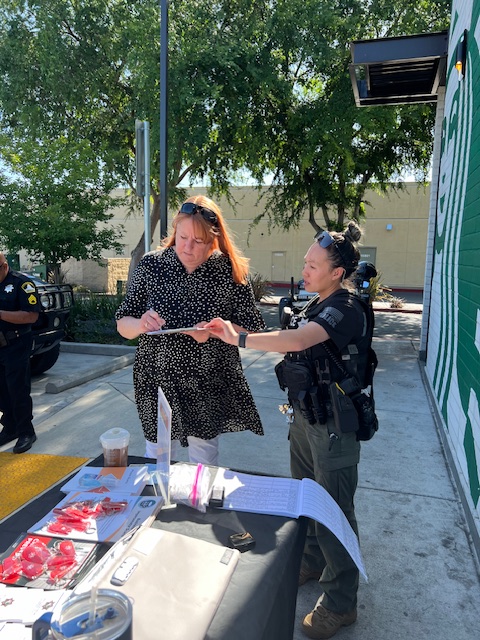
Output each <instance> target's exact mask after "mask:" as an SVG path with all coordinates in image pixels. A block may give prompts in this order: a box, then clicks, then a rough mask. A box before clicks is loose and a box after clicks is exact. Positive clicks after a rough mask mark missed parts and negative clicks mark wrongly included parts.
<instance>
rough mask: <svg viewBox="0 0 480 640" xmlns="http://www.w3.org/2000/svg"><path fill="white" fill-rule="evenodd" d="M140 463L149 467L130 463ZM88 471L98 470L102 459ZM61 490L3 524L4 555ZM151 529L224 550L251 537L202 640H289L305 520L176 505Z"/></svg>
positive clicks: (136, 460)
mask: <svg viewBox="0 0 480 640" xmlns="http://www.w3.org/2000/svg"><path fill="white" fill-rule="evenodd" d="M144 462H152V461H151V460H146V459H144V458H138V457H129V463H135V464H138V463H144ZM90 465H91V466H102V465H103V456H99V458H97V459H96V460H94V461H93V462H91V463H90ZM63 484H64V481H62V482H61V483H59V484H57V485H55V486H54V487H52V488H51V489H50V490H49V491H47V492H46V493H44V494H43V495H41V496H39V497H38V498H37V499H36V500H34V501H33V502H31V503H29V504H28V505H27V506H25V507H24V508H23V509H21V510H19V511H18V512H17V513H15V514H13V515H12V516H10V518H8V519H7V520H6V521H5V522H3V523H2V525H1V527H0V551H4V550H6V549H7V547H8V546H9V545H10V544H11V543H12V542H13V541H14V540H15V539H16V538H17V537H18V535H19V534H20V533H22V532H24V531H27V529H28V528H29V527H30V526H32V525H33V524H34V523H35V522H36V521H37V520H39V519H40V518H42V517H43V516H44V515H45V514H46V513H47V512H48V511H49V510H50V509H52V508H53V507H54V506H55V505H56V504H57V503H58V502H59V501H60V500H61V499H62V498H63V497H64V494H63V493H61V491H60V486H62V485H63ZM152 526H153V527H157V528H160V529H165V530H169V531H173V532H176V533H182V534H184V535H188V536H192V537H194V538H199V539H202V540H206V541H207V542H212V543H215V544H219V545H223V546H227V545H228V538H229V536H230V535H231V534H232V533H237V532H240V531H248V532H249V533H251V535H252V536H253V537H254V538H255V541H256V545H255V548H254V549H252V550H250V551H247V552H245V553H243V554H242V555H241V556H240V561H239V563H238V565H237V568H236V569H235V572H234V574H233V577H232V579H231V582H230V584H229V586H228V588H227V591H226V593H225V596H224V598H223V600H222V602H221V603H220V606H219V608H218V610H217V613H216V615H215V617H214V619H213V621H212V623H211V625H210V628H209V630H208V633H207V635H206V639H208V640H289V639H291V638H292V636H293V626H294V620H295V605H296V597H297V588H298V572H299V569H300V561H301V556H302V550H303V544H304V540H305V531H306V521H305V519H303V518H300V519H298V520H293V519H290V518H283V517H280V516H267V515H258V514H252V513H242V512H237V511H228V510H222V509H211V508H209V509H207V512H206V513H201V512H200V511H196V510H195V509H192V508H190V507H186V506H183V505H178V506H177V507H176V508H174V509H166V510H162V511H161V512H160V513H159V514H158V516H157V519H156V520H155V522H154V523H153V525H152ZM159 606H161V603H160V602H159ZM135 640H141V638H135Z"/></svg>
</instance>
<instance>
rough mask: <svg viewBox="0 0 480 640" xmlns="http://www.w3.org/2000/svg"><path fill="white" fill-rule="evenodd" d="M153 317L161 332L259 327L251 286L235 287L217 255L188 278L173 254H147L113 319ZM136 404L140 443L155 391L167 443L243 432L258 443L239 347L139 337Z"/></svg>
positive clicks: (151, 434)
mask: <svg viewBox="0 0 480 640" xmlns="http://www.w3.org/2000/svg"><path fill="white" fill-rule="evenodd" d="M147 309H155V311H157V312H158V314H159V315H160V317H161V318H164V319H165V321H166V324H165V328H169V329H170V328H177V327H191V326H193V325H195V324H197V323H198V322H202V321H205V322H208V321H209V320H211V319H212V318H215V317H217V316H218V317H221V318H224V319H225V320H231V321H232V322H233V323H234V324H237V325H239V326H241V327H243V328H245V329H247V330H248V331H261V330H263V329H265V323H264V321H263V319H262V316H261V314H260V312H259V311H258V309H257V308H256V306H255V300H254V296H253V292H252V289H251V286H250V285H249V284H247V285H242V284H235V283H234V281H233V278H232V268H231V264H230V260H229V259H228V258H227V257H226V256H224V255H223V254H221V253H219V252H216V253H214V254H213V255H211V256H210V257H209V258H208V260H206V262H204V263H203V264H202V265H200V266H199V267H197V268H196V269H195V271H193V273H188V272H187V271H186V269H185V267H184V266H183V264H182V263H181V262H180V260H179V259H178V257H177V254H176V253H175V250H174V248H173V247H169V248H166V249H164V250H161V251H156V252H152V253H148V254H146V255H145V256H144V257H143V259H142V260H141V262H140V263H139V264H138V266H137V268H136V269H135V272H134V274H133V276H132V281H131V283H130V285H129V287H128V292H127V295H126V297H125V300H124V301H123V302H122V304H121V306H120V307H119V309H118V311H117V313H116V314H115V318H116V319H117V320H118V319H120V318H123V317H125V316H133V317H134V318H140V317H141V316H142V315H143V314H144V313H145V311H146V310H147ZM133 380H134V389H135V400H136V403H137V409H138V414H139V416H140V420H141V422H142V427H143V431H144V434H145V438H146V439H147V440H150V441H152V442H156V440H157V397H158V387H159V386H160V387H161V388H162V390H163V392H164V394H165V397H166V398H167V400H168V402H169V404H170V406H171V408H172V438H173V439H179V440H180V442H181V444H182V445H183V446H187V445H188V443H187V436H195V437H197V438H203V439H204V440H209V439H211V438H214V437H215V436H217V435H219V434H220V433H226V432H233V431H245V430H247V429H249V430H250V431H253V432H254V433H256V434H258V435H263V429H262V425H261V422H260V417H259V415H258V411H257V409H256V407H255V403H254V401H253V398H252V395H251V392H250V389H249V387H248V383H247V381H246V379H245V376H244V374H243V369H242V364H241V359H240V355H239V352H238V348H237V347H233V346H231V345H228V344H225V343H224V342H222V341H221V340H218V339H216V338H210V339H209V340H207V342H205V343H198V342H196V340H194V339H193V338H192V337H190V336H187V335H183V334H170V335H165V336H147V335H145V334H141V335H140V337H139V344H138V348H137V352H136V355H135V363H134V367H133Z"/></svg>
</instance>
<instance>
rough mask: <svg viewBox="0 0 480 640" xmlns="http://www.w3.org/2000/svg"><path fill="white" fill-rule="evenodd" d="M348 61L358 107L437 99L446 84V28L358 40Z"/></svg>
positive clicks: (351, 47) (352, 46)
mask: <svg viewBox="0 0 480 640" xmlns="http://www.w3.org/2000/svg"><path fill="white" fill-rule="evenodd" d="M350 51H351V54H352V64H350V65H349V70H350V79H351V81H352V87H353V93H354V95H355V102H356V104H357V106H358V107H368V106H371V105H382V104H408V103H415V102H436V100H437V93H438V87H439V86H444V85H445V78H446V66H447V53H448V31H441V32H439V33H430V34H425V35H423V34H420V35H414V36H399V37H396V38H379V39H377V40H357V41H355V42H352V43H351V45H350Z"/></svg>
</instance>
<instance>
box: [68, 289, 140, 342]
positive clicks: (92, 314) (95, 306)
mask: <svg viewBox="0 0 480 640" xmlns="http://www.w3.org/2000/svg"><path fill="white" fill-rule="evenodd" d="M122 300H123V296H121V295H118V294H117V295H109V294H105V293H92V292H88V293H79V292H77V293H76V295H75V303H74V305H73V309H72V311H71V313H70V317H69V319H68V324H67V340H68V341H70V342H92V343H97V344H134V343H135V341H132V340H126V339H125V338H123V337H122V336H121V335H120V334H119V333H118V331H117V324H116V322H115V312H116V310H117V309H118V307H119V306H120V303H121V302H122Z"/></svg>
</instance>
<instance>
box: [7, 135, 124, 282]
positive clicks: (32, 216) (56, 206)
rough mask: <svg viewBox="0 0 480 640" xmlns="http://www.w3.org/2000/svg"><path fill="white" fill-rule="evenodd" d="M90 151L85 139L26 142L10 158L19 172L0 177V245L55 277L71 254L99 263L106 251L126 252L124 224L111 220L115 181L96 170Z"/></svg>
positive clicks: (57, 279)
mask: <svg viewBox="0 0 480 640" xmlns="http://www.w3.org/2000/svg"><path fill="white" fill-rule="evenodd" d="M4 153H5V147H4ZM90 155H91V154H90V152H89V150H88V148H86V146H85V143H77V144H76V145H72V143H69V144H68V145H67V142H66V141H65V140H63V139H60V140H56V141H53V142H52V143H51V144H50V145H49V146H48V147H43V146H41V145H35V144H28V143H25V145H24V146H23V148H22V149H17V151H16V153H15V154H13V153H12V154H11V155H10V156H7V157H8V159H9V160H10V166H11V167H12V168H14V169H15V170H16V171H17V174H16V175H14V176H13V177H12V176H11V177H10V178H9V179H6V178H0V239H1V240H2V243H3V244H4V245H5V246H7V247H8V248H9V251H11V252H13V253H15V252H17V251H20V250H21V249H26V250H27V253H28V254H29V255H30V257H31V258H33V259H35V260H38V261H40V262H42V263H44V264H47V265H49V266H50V267H51V269H52V271H53V273H54V279H55V281H59V277H60V264H61V263H62V262H64V261H66V260H68V258H71V257H73V258H76V259H77V260H86V259H93V260H96V261H97V262H100V261H101V258H102V251H103V250H105V249H114V250H117V251H119V252H120V251H121V250H122V245H121V243H120V239H121V237H122V233H123V228H122V227H121V226H119V227H112V226H111V225H109V224H108V223H109V220H111V218H112V217H113V214H112V213H109V212H108V211H109V210H110V211H111V209H112V207H113V206H114V204H116V200H115V199H114V198H112V197H111V196H110V195H109V193H110V191H111V189H112V187H113V186H114V185H113V183H112V182H111V181H109V180H108V179H107V180H105V179H104V178H103V177H101V176H98V175H97V174H96V170H97V168H98V167H97V165H96V163H95V162H92V161H91V158H90ZM65 166H68V170H67V169H65Z"/></svg>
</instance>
